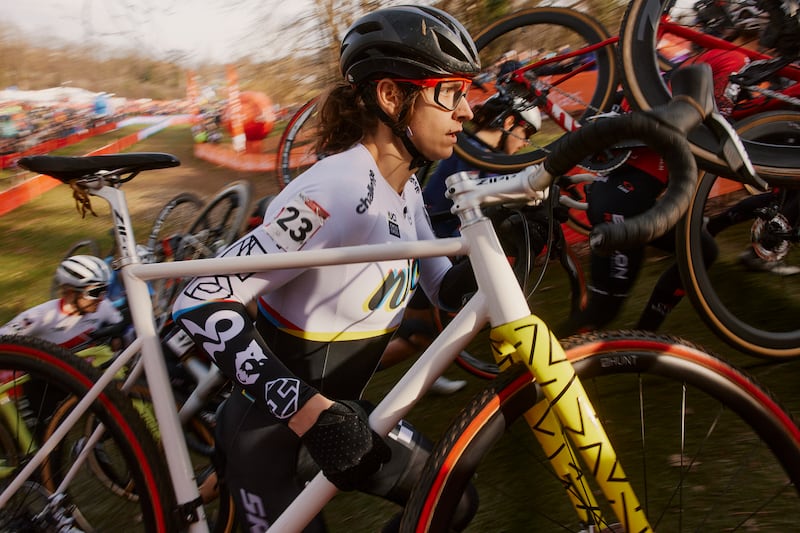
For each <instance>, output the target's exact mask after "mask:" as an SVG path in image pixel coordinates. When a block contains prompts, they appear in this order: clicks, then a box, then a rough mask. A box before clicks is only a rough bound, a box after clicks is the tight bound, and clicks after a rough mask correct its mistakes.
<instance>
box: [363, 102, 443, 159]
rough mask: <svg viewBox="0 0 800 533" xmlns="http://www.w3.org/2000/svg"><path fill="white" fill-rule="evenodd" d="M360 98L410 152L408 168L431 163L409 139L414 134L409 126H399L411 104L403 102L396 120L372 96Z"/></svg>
mask: <svg viewBox="0 0 800 533" xmlns="http://www.w3.org/2000/svg"><path fill="white" fill-rule="evenodd" d="M362 100H363V101H364V105H366V106H367V109H369V110H370V111H372V112H373V113H375V114H376V115H377V116H378V118H379V119H380V120H381V122H383V123H384V124H386V125H387V126H389V129H390V130H392V133H394V134H395V135H396V136H397V137H399V138H400V141H401V142H402V143H403V146H404V147H405V149H406V150H408V153H409V154H411V163H410V164H409V165H408V170H414V169H417V168H420V167H422V166H424V165H428V164H430V163H431V161H430V160H429V159H428V158H427V157H425V156H424V155H422V152H420V151H419V149H418V148H417V147H416V146H415V145H414V143H413V142H412V141H411V137H413V136H414V132H412V131H411V128H409V127H405V128H404V127H403V126H401V124H402V123H403V121H404V119H405V117H406V115H408V113H409V112H410V111H411V104H409V103H408V102H404V103H403V107H402V108H401V109H400V113H399V114H398V115H397V120H395V119H393V118H392V117H390V116H389V115H388V114H387V113H386V112H385V111H384V110H383V109H381V106H379V105H378V103H377V102H376V101H375V100H374V99H373V98H363V97H362Z"/></svg>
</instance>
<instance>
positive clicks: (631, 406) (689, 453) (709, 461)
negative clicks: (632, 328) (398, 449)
mask: <svg viewBox="0 0 800 533" xmlns="http://www.w3.org/2000/svg"><path fill="white" fill-rule="evenodd" d="M564 348H565V349H566V353H567V357H568V358H569V359H570V360H571V361H572V363H573V364H574V365H575V369H576V372H577V375H578V376H579V377H580V380H581V382H582V383H583V386H584V388H585V389H586V391H587V393H588V394H589V396H590V398H591V401H592V404H593V406H594V408H595V410H596V412H597V414H598V417H599V420H600V421H601V422H602V424H603V427H604V428H605V430H606V432H607V433H608V435H609V438H610V439H611V441H612V442H613V443H614V446H615V449H616V452H617V454H618V456H619V458H620V461H621V464H622V465H623V467H624V468H625V474H626V475H627V478H628V480H629V481H630V482H631V483H632V485H633V487H634V490H636V491H637V496H638V497H639V498H640V503H641V504H642V505H643V506H644V508H645V512H646V514H647V516H648V518H649V520H650V522H651V526H653V528H654V530H655V531H687V530H690V531H732V530H740V529H749V528H751V527H753V528H758V529H763V530H765V531H767V530H769V531H785V530H789V529H793V527H794V522H795V518H794V512H793V511H794V510H796V509H797V508H798V505H800V495H798V491H797V488H796V487H797V483H798V481H800V431H799V430H798V428H797V426H796V425H795V423H794V422H793V420H792V419H791V418H790V417H789V416H788V415H787V414H786V413H785V411H783V410H782V409H781V408H780V406H779V405H778V404H777V403H776V402H775V400H774V399H773V398H772V397H771V396H770V395H769V394H768V393H766V392H765V391H764V390H763V389H761V388H759V387H758V386H757V385H756V384H754V383H753V382H752V381H751V380H750V378H748V377H747V376H746V375H744V374H742V373H741V372H740V371H738V370H736V369H734V368H733V367H731V366H730V365H728V364H727V363H725V362H723V361H721V360H720V359H718V358H717V357H714V356H712V355H709V354H708V353H706V352H704V351H703V350H701V349H700V348H698V347H696V346H694V345H692V344H690V343H687V342H686V341H682V340H680V339H677V338H674V337H668V336H659V335H655V334H650V333H644V332H603V333H597V334H589V335H583V336H576V337H571V338H569V339H567V340H566V341H565V342H564ZM540 399H541V395H540V394H539V393H538V390H537V388H536V386H535V385H534V384H533V382H532V381H531V377H530V374H529V372H528V370H527V368H525V367H524V366H522V365H516V366H514V367H512V368H511V369H510V370H508V371H505V372H503V373H502V374H501V375H500V376H498V377H497V379H495V380H494V381H493V382H492V383H491V384H490V385H489V386H488V387H487V388H486V389H485V390H484V391H483V392H482V393H481V394H479V395H478V396H476V397H475V398H474V399H473V400H472V401H471V402H470V403H469V404H468V405H467V406H466V407H465V408H464V410H463V411H462V412H461V414H460V415H459V417H458V418H457V419H456V420H455V421H454V422H453V424H452V425H451V428H450V429H449V430H448V431H447V433H446V434H445V435H444V437H443V438H442V439H441V440H440V442H439V444H438V445H437V447H436V449H434V451H433V453H432V454H431V456H430V459H429V460H428V464H427V465H426V468H425V470H424V472H423V474H422V476H421V478H420V480H419V483H418V484H417V486H416V487H415V489H414V492H413V493H412V496H411V500H410V501H409V503H408V505H407V506H406V510H405V515H404V518H403V526H402V527H401V531H404V532H410V531H414V532H420V531H432V532H433V531H437V532H438V531H448V527H449V523H450V517H451V516H453V511H454V508H455V505H456V504H457V503H458V501H459V500H460V498H461V495H462V494H463V492H464V490H465V487H466V486H467V484H468V483H472V484H473V485H474V486H475V487H476V488H477V490H478V493H479V497H480V509H479V511H478V513H477V515H476V516H475V518H474V519H473V520H472V523H471V524H470V527H469V528H468V529H467V531H539V530H543V531H551V530H559V531H586V530H587V523H586V522H587V520H586V519H585V518H584V519H583V520H582V519H581V518H579V516H578V515H577V514H576V512H575V510H574V508H573V507H572V505H571V504H570V502H569V501H568V498H567V497H566V494H565V492H564V490H565V486H566V487H572V488H575V489H577V488H580V487H581V486H582V485H583V484H582V483H581V480H576V479H572V480H562V479H558V478H557V476H556V475H555V474H554V473H553V470H552V468H551V467H550V464H549V463H548V461H547V458H546V457H545V456H544V454H543V453H542V451H541V448H540V446H539V444H538V443H537V442H536V439H535V438H534V435H533V432H532V430H531V427H530V426H529V425H528V424H527V423H526V421H525V420H524V419H523V418H522V416H521V415H522V414H523V413H525V412H526V411H528V410H529V409H530V408H531V407H533V406H534V405H535V404H536V403H537V402H538V401H539V400H540ZM585 423H587V424H588V423H591V422H590V421H588V420H587V421H585ZM578 460H579V459H578V458H575V461H578ZM584 474H587V470H585V469H584ZM581 479H584V480H585V477H584V478H581ZM589 484H590V485H591V487H590V488H594V487H595V485H594V482H593V480H589ZM532 488H533V489H532ZM531 490H535V496H533V497H532V495H531ZM573 492H574V496H575V497H576V498H577V499H578V500H579V501H580V500H582V499H583V496H582V494H581V493H580V491H578V490H576V491H573ZM598 497H602V496H600V495H599V496H598ZM600 507H601V509H600V510H601V511H602V512H603V516H604V517H606V520H607V522H599V521H597V520H595V522H596V524H595V525H596V527H597V529H596V530H597V531H620V530H621V529H614V528H615V527H617V528H618V527H619V524H616V522H617V519H616V518H615V517H614V516H613V514H611V512H610V511H609V510H608V508H607V504H605V503H604V502H601V504H600Z"/></svg>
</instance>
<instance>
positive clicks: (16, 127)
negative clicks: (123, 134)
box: [0, 100, 189, 156]
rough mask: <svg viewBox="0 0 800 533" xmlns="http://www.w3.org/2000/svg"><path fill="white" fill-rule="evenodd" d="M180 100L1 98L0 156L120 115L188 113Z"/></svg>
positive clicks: (98, 125) (88, 130)
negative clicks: (110, 102) (78, 102)
mask: <svg viewBox="0 0 800 533" xmlns="http://www.w3.org/2000/svg"><path fill="white" fill-rule="evenodd" d="M188 112H189V109H188V105H187V104H186V103H185V102H183V101H155V100H146V101H142V100H133V101H129V102H126V103H124V104H122V105H115V106H113V108H112V107H110V106H108V107H105V108H99V107H98V105H97V104H96V103H95V104H92V105H82V106H76V105H74V104H71V103H68V102H55V103H39V102H25V101H6V102H0V156H2V155H7V154H14V153H23V152H26V151H28V150H31V149H34V148H35V147H36V146H40V145H42V144H44V143H46V142H48V141H55V140H59V139H66V138H68V137H70V136H72V135H82V134H88V133H91V132H92V131H93V130H96V129H97V128H102V127H104V126H108V125H113V124H115V123H117V122H119V121H120V120H122V119H123V118H126V117H130V116H140V115H175V114H183V113H188Z"/></svg>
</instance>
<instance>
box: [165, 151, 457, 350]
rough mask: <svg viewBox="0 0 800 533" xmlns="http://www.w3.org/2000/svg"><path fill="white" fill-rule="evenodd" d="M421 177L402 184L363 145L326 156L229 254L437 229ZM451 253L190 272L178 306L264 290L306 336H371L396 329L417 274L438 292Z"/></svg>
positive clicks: (281, 315)
mask: <svg viewBox="0 0 800 533" xmlns="http://www.w3.org/2000/svg"><path fill="white" fill-rule="evenodd" d="M433 238H435V237H434V235H433V231H432V230H431V227H430V222H429V220H428V217H427V214H426V212H425V207H424V203H423V199H422V192H421V188H420V186H419V183H418V182H417V180H416V178H415V177H413V176H412V177H411V179H410V180H409V181H408V183H407V184H406V186H405V188H404V190H403V192H402V194H398V193H397V191H395V190H394V189H393V188H392V187H391V186H390V185H389V184H388V183H387V182H386V180H385V179H384V178H383V176H382V175H381V174H380V172H379V171H378V167H377V165H376V163H375V160H374V159H373V157H372V155H371V154H370V153H369V152H368V151H367V149H366V148H365V147H364V146H363V145H357V146H355V147H354V148H351V149H350V150H347V151H345V152H342V153H339V154H336V155H332V156H329V157H326V158H324V159H322V160H321V161H319V162H318V163H317V164H316V165H315V166H313V167H312V168H311V169H309V170H308V171H306V172H305V173H304V174H303V175H301V176H300V177H298V178H297V179H295V180H293V181H292V182H290V183H289V185H287V187H286V188H285V189H284V190H283V191H281V193H280V194H279V195H278V196H277V197H276V198H275V199H274V200H273V201H272V202H271V203H270V205H269V207H268V208H267V212H266V215H265V217H264V223H263V224H262V225H261V226H259V227H258V228H256V229H254V230H253V231H251V232H250V233H249V234H247V235H246V236H244V237H243V238H241V239H239V240H238V241H237V242H236V243H234V244H233V245H232V246H230V247H229V248H228V249H227V250H226V251H225V252H223V254H222V255H226V256H231V255H235V256H243V255H252V254H260V253H277V252H281V251H294V250H312V249H323V248H333V247H341V246H354V245H361V244H381V243H389V242H398V241H416V240H421V239H433ZM450 265H451V264H450V260H449V259H447V258H446V257H436V258H428V259H422V260H420V261H410V260H399V261H383V262H380V263H370V264H364V263H360V264H351V265H333V266H326V267H320V268H311V269H305V270H298V269H292V270H288V269H287V270H280V271H270V272H265V273H260V274H257V275H247V276H217V277H214V278H208V277H205V278H197V279H195V280H193V281H192V282H191V283H190V284H189V285H188V286H187V288H186V289H185V290H184V292H183V293H182V294H181V296H180V298H179V299H178V301H177V302H176V310H180V309H187V308H190V307H194V306H196V305H198V304H200V303H202V302H205V301H209V300H238V301H240V302H242V303H244V304H247V303H249V302H251V301H253V300H254V299H256V298H258V303H259V310H260V312H261V313H263V314H264V315H265V316H266V317H267V319H268V320H270V321H271V322H272V323H273V324H274V325H275V326H276V327H277V328H278V329H280V330H281V331H284V332H286V333H289V334H292V335H294V336H296V337H300V338H303V339H307V340H313V341H319V342H328V341H347V340H357V339H366V338H371V337H377V336H380V335H383V334H386V333H388V332H390V331H392V330H393V329H395V328H396V327H397V326H398V325H399V324H400V321H401V319H402V314H403V310H404V309H405V306H406V303H407V302H408V300H409V298H410V296H411V294H412V293H413V291H414V289H415V288H416V286H417V282H418V281H419V283H420V285H421V286H422V288H423V290H424V291H425V293H426V294H427V295H428V297H429V298H431V301H434V302H435V301H438V290H439V285H440V283H441V280H442V278H443V277H444V274H445V272H447V270H448V269H449V268H450Z"/></svg>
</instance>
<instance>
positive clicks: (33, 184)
mask: <svg viewBox="0 0 800 533" xmlns="http://www.w3.org/2000/svg"><path fill="white" fill-rule="evenodd" d="M189 120H190V118H189V117H186V116H183V115H179V116H174V117H165V118H164V119H163V120H161V121H159V122H157V123H155V124H153V125H152V126H150V127H148V128H145V129H143V130H140V131H137V132H136V133H132V134H130V135H126V136H125V137H122V138H120V139H117V140H116V141H114V142H111V143H108V144H107V145H105V146H102V147H100V148H98V149H97V150H93V151H91V152H89V153H88V154H86V155H101V154H114V153H117V152H120V151H122V150H124V149H125V148H128V147H130V146H133V145H134V144H136V143H137V142H139V141H141V140H143V139H146V138H147V137H149V136H150V135H152V134H154V133H156V132H158V131H161V130H162V129H164V128H166V127H167V126H172V125H175V124H182V123H185V122H188V121H189ZM59 184H61V182H60V181H58V180H57V179H54V178H51V177H50V176H45V175H43V174H37V175H36V176H34V177H32V178H30V179H28V180H25V181H24V182H22V183H20V184H18V185H15V186H13V187H10V188H8V189H6V190H5V191H2V192H0V216H2V215H5V214H6V213H8V212H9V211H13V210H14V209H16V208H17V207H19V206H21V205H23V204H25V203H26V202H29V201H30V200H32V199H34V198H36V197H37V196H39V195H40V194H43V193H45V192H47V191H49V190H50V189H52V188H53V187H55V186H56V185H59Z"/></svg>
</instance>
